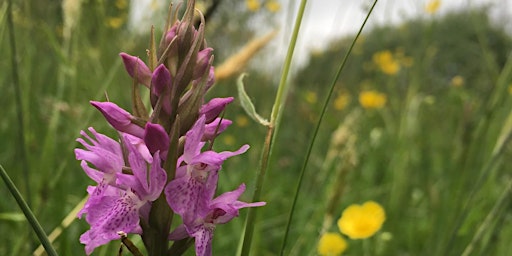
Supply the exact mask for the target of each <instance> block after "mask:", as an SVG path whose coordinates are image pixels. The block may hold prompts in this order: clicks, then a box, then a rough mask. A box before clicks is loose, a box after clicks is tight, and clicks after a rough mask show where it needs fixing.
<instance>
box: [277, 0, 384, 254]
mask: <svg viewBox="0 0 512 256" xmlns="http://www.w3.org/2000/svg"><path fill="white" fill-rule="evenodd" d="M377 2H378V0H375V1H374V2H373V4H372V6H371V7H370V10H368V13H367V14H366V17H365V19H364V21H363V23H362V24H361V27H360V28H359V31H358V32H357V34H356V37H355V38H354V40H352V43H351V45H350V48H349V49H348V51H347V53H346V54H345V57H344V58H343V60H342V62H341V64H340V67H339V68H338V71H337V72H336V75H335V76H334V79H333V81H332V83H331V86H330V89H329V93H328V94H327V97H326V99H325V101H324V105H323V106H322V111H321V112H320V116H319V118H318V121H317V122H316V126H315V130H314V132H313V136H312V137H311V141H310V142H309V145H308V149H307V151H306V155H305V157H304V163H303V164H302V169H301V171H300V174H299V175H300V176H299V180H298V182H297V187H296V189H295V195H294V198H293V202H292V206H291V209H290V212H289V214H288V221H287V224H286V230H285V233H284V238H283V242H282V244H281V250H280V255H284V250H285V247H286V240H287V239H288V234H289V231H290V226H291V222H292V219H293V214H294V212H295V206H296V205H297V199H298V197H299V192H300V188H301V186H302V180H303V178H304V174H305V172H306V167H307V165H308V162H309V157H310V155H311V152H312V150H313V145H314V144H315V140H316V137H317V134H318V131H319V130H320V125H321V124H322V120H323V117H324V115H325V112H326V110H327V107H328V105H329V102H330V100H331V97H332V94H333V92H334V88H335V86H336V82H337V81H338V79H339V77H340V75H341V72H342V71H343V69H344V68H345V65H346V63H347V60H348V57H349V56H350V53H351V52H352V49H353V48H354V45H355V43H356V41H357V39H358V38H359V36H360V35H361V33H362V32H363V29H364V27H365V25H366V22H367V21H368V19H369V18H370V15H371V13H372V12H373V9H374V8H375V5H376V4H377Z"/></svg>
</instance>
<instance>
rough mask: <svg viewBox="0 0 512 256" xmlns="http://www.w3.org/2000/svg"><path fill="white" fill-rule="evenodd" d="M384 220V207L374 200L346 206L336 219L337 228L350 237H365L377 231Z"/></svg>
mask: <svg viewBox="0 0 512 256" xmlns="http://www.w3.org/2000/svg"><path fill="white" fill-rule="evenodd" d="M385 220H386V213H385V212H384V208H382V206H381V205H380V204H378V203H376V202H374V201H368V202H365V203H364V204H362V205H358V204H352V205H350V206H349V207H347V208H346V209H345V210H344V211H343V213H342V214H341V218H340V219H339V220H338V228H339V229H340V232H341V233H343V234H345V235H347V236H348V237H350V238H351V239H365V238H368V237H371V236H373V235H374V234H375V233H377V231H379V230H380V228H381V227H382V224H383V223H384V221H385Z"/></svg>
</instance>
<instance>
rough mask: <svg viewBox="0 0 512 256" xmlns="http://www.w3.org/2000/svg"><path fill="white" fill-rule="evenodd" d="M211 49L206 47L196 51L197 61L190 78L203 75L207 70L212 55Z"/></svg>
mask: <svg viewBox="0 0 512 256" xmlns="http://www.w3.org/2000/svg"><path fill="white" fill-rule="evenodd" d="M212 53H213V49H212V48H210V47H208V48H205V49H203V50H201V51H199V52H198V53H197V62H196V66H195V68H194V74H193V75H192V79H193V80H195V79H198V78H201V77H202V76H203V74H204V73H205V72H209V67H210V66H211V65H210V59H211V57H212Z"/></svg>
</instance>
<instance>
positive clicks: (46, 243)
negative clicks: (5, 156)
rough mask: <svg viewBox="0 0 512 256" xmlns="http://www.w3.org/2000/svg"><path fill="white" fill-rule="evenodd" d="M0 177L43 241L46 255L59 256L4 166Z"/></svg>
mask: <svg viewBox="0 0 512 256" xmlns="http://www.w3.org/2000/svg"><path fill="white" fill-rule="evenodd" d="M0 175H1V176H2V179H3V180H4V182H5V185H6V186H7V189H9V192H11V194H12V196H13V197H14V199H16V202H17V203H18V205H19V206H20V208H21V210H22V211H23V214H25V217H26V218H27V220H28V222H29V224H30V226H32V229H34V232H35V233H36V235H37V237H38V238H39V241H41V244H42V245H43V247H44V249H45V250H46V253H48V255H49V256H57V255H58V254H57V252H56V251H55V249H54V248H53V246H52V244H51V243H50V240H49V239H48V236H47V235H46V233H45V232H44V230H43V228H42V227H41V224H39V222H38V221H37V219H36V217H35V216H34V213H32V210H30V207H29V206H28V204H27V202H26V201H25V200H24V199H23V196H21V194H20V191H18V188H16V185H14V183H13V182H12V180H11V178H10V177H9V175H8V174H7V172H6V171H5V170H4V167H3V166H2V165H0Z"/></svg>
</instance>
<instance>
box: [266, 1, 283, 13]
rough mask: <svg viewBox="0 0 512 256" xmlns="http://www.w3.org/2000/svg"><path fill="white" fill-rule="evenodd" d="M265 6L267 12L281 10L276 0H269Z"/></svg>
mask: <svg viewBox="0 0 512 256" xmlns="http://www.w3.org/2000/svg"><path fill="white" fill-rule="evenodd" d="M265 8H267V10H268V11H269V12H273V13H276V12H278V11H279V10H281V4H279V2H278V1H276V0H270V1H268V2H267V3H266V4H265Z"/></svg>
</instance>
